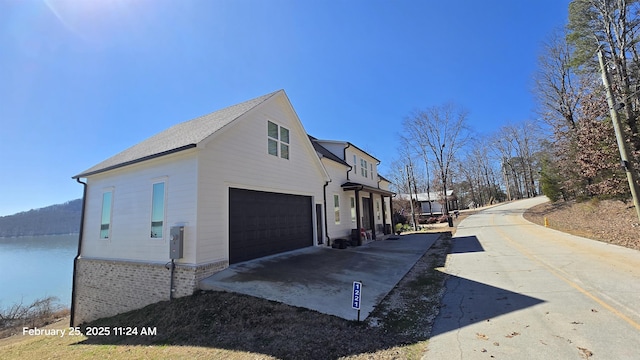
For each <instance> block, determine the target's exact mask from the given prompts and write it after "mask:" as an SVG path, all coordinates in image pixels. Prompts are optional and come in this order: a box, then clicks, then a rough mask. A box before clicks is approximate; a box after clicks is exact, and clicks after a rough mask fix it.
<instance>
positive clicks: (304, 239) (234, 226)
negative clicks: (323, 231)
mask: <svg viewBox="0 0 640 360" xmlns="http://www.w3.org/2000/svg"><path fill="white" fill-rule="evenodd" d="M312 220H313V217H312V214H311V197H309V196H300V195H289V194H278V193H271V192H264V191H253V190H245V189H234V188H230V189H229V263H231V264H233V263H237V262H241V261H246V260H250V259H255V258H259V257H263V256H267V255H273V254H277V253H281V252H284V251H290V250H295V249H300V248H303V247H307V246H312V245H313V221H312Z"/></svg>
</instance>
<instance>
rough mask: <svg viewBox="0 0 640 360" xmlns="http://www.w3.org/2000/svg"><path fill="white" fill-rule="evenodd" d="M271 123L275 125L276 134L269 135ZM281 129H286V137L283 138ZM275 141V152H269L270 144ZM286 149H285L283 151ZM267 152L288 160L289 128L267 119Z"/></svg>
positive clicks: (289, 152)
mask: <svg viewBox="0 0 640 360" xmlns="http://www.w3.org/2000/svg"><path fill="white" fill-rule="evenodd" d="M271 124H273V125H275V127H276V136H275V137H274V136H271V135H270V134H269V126H270V125H271ZM283 130H284V131H286V134H287V136H286V137H287V139H286V141H285V140H283V138H284V136H283V135H284V134H283ZM272 142H273V143H275V145H276V152H275V154H274V153H272V152H271V148H270V146H271V144H272ZM285 150H286V151H285ZM267 154H269V155H273V156H276V157H279V158H281V159H286V160H289V158H290V157H291V130H289V128H286V127H284V126H282V125H280V124H278V123H276V122H275V121H271V120H267Z"/></svg>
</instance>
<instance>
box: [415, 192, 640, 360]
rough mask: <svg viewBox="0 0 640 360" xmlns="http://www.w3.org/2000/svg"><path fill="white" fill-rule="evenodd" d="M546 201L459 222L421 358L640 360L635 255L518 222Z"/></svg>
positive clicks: (639, 278) (639, 257)
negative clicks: (438, 306)
mask: <svg viewBox="0 0 640 360" xmlns="http://www.w3.org/2000/svg"><path fill="white" fill-rule="evenodd" d="M544 201H546V198H535V199H528V200H522V201H517V202H514V203H511V204H506V205H502V206H497V207H494V208H491V209H488V210H485V211H482V212H481V213H479V214H477V215H473V216H470V217H468V218H467V219H465V220H464V221H462V223H461V224H460V226H459V227H458V230H457V233H456V236H455V237H454V245H453V249H452V254H451V255H449V258H448V259H447V265H446V268H445V269H443V271H445V272H447V273H448V274H450V275H451V276H450V278H449V279H448V280H447V284H446V286H447V290H446V292H445V295H444V297H443V308H442V309H441V312H440V314H439V315H438V317H437V318H436V321H435V325H434V328H433V331H432V338H431V340H430V341H429V345H428V349H427V352H426V353H425V355H424V358H423V359H640V252H639V251H635V250H629V249H626V248H622V247H618V246H614V245H608V244H604V243H600V242H596V241H592V240H588V239H584V238H580V237H576V236H571V235H567V234H563V233H560V232H558V231H554V230H550V229H547V228H544V227H541V226H538V225H534V224H532V223H530V222H528V221H526V220H524V219H523V218H522V213H523V211H524V210H525V209H527V208H529V207H531V206H534V205H537V204H539V203H542V202H544Z"/></svg>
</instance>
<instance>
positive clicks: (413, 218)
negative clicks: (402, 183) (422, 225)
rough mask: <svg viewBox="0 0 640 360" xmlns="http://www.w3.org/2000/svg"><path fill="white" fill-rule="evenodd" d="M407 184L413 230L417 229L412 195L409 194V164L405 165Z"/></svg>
mask: <svg viewBox="0 0 640 360" xmlns="http://www.w3.org/2000/svg"><path fill="white" fill-rule="evenodd" d="M407 186H408V187H409V204H410V205H411V220H412V221H413V230H414V231H418V226H417V225H416V213H415V212H414V210H413V195H412V194H411V174H410V173H409V165H407Z"/></svg>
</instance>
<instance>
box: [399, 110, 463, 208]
mask: <svg viewBox="0 0 640 360" xmlns="http://www.w3.org/2000/svg"><path fill="white" fill-rule="evenodd" d="M403 126H404V129H405V135H404V138H405V139H406V140H407V142H408V143H409V144H411V145H412V146H413V147H414V148H416V149H420V153H421V154H429V155H432V156H433V159H434V160H435V163H436V165H437V169H438V171H439V174H438V175H439V177H440V180H441V182H442V189H443V191H442V192H443V196H442V198H443V199H446V198H447V183H448V181H450V178H449V176H450V172H451V168H452V163H453V161H454V159H455V155H456V152H458V151H459V150H460V149H461V148H462V147H463V145H465V144H466V142H467V141H468V139H469V128H468V126H467V112H466V111H465V110H463V109H462V108H460V107H458V106H455V105H453V104H445V105H442V106H434V107H430V108H428V109H426V110H422V111H416V112H414V113H413V114H412V115H410V116H409V117H407V118H405V119H404V121H403ZM447 203H448V202H447V201H445V203H444V205H445V206H444V213H445V214H448V213H449V207H448V204H447Z"/></svg>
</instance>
